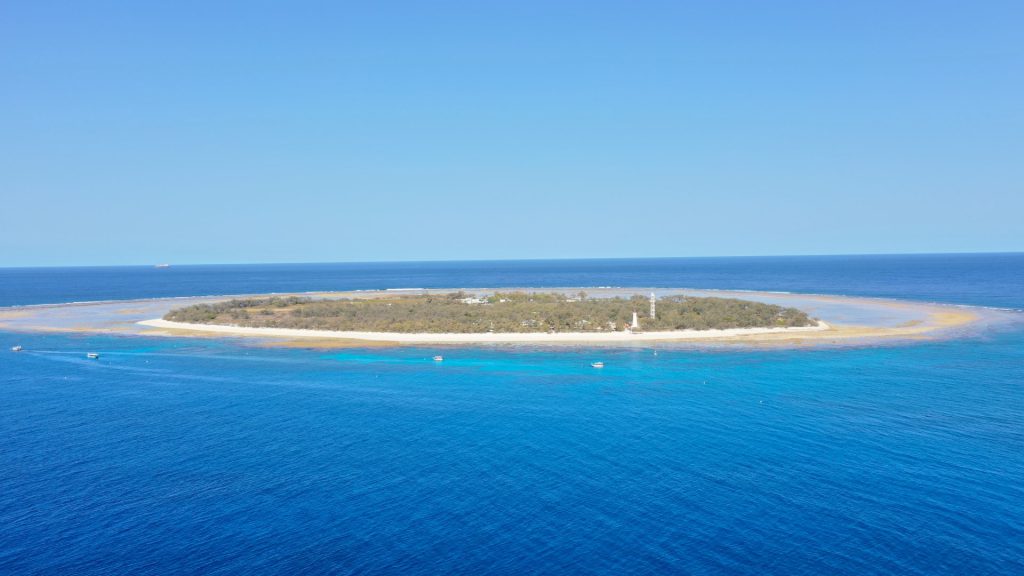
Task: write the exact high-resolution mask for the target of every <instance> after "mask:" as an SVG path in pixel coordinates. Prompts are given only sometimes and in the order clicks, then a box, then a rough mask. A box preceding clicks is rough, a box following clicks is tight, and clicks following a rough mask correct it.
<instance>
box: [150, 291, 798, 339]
mask: <svg viewBox="0 0 1024 576" xmlns="http://www.w3.org/2000/svg"><path fill="white" fill-rule="evenodd" d="M649 310H650V304H649V301H648V299H647V298H645V297H644V296H639V295H638V296H633V297H632V298H588V297H587V296H586V294H585V293H582V292H581V293H579V294H574V295H565V294H556V293H532V292H504V293H503V292H499V293H495V294H493V295H491V296H489V297H487V298H476V297H474V296H471V295H469V294H466V293H464V292H454V293H450V294H436V295H421V296H407V295H396V296H390V295H389V296H382V297H376V298H362V299H340V300H339V299H313V298H305V297H270V298H245V299H237V300H230V301H227V302H221V303H217V304H197V305H194V306H188V307H186V308H179V309H177V310H172V311H171V312H169V313H168V314H167V315H166V316H164V318H165V319H166V320H172V321H175V322H190V323H197V324H226V325H234V326H248V327H272V328H301V329H310V330H338V331H369V332H418V333H422V332H429V333H442V332H457V333H483V332H499V333H509V332H608V331H613V330H624V329H625V328H626V327H628V326H629V324H630V322H631V320H632V317H633V312H634V311H636V312H637V314H638V315H639V319H640V327H641V329H643V330H647V331H658V330H684V329H695V330H707V329H711V328H753V327H789V326H811V325H813V324H814V321H813V320H812V319H811V318H809V317H808V316H807V314H806V313H805V312H802V311H800V310H797V309H795V308H783V307H781V306H775V305H772V304H762V303H760V302H750V301H747V300H737V299H734V298H692V297H686V296H682V295H679V296H668V297H664V298H660V299H658V301H657V312H656V318H654V319H651V318H650V317H649Z"/></svg>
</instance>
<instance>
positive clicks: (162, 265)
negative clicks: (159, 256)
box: [154, 264, 171, 268]
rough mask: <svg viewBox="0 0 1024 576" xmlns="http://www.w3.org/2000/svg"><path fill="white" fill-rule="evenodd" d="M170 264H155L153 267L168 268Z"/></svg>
mask: <svg viewBox="0 0 1024 576" xmlns="http://www.w3.org/2000/svg"><path fill="white" fill-rule="evenodd" d="M170 267H171V265H170V264H157V265H156V266H154V268H170Z"/></svg>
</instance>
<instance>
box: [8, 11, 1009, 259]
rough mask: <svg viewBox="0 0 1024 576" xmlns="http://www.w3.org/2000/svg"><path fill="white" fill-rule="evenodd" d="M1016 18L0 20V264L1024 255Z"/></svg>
mask: <svg viewBox="0 0 1024 576" xmlns="http://www.w3.org/2000/svg"><path fill="white" fill-rule="evenodd" d="M1021 30H1024V2H1020V1H1019V0H1012V1H984V0H979V1H971V2H963V1H956V2H947V1H942V0H928V1H909V0H908V1H900V2H894V1H892V0H885V1H868V0H858V1H856V2H822V1H820V0H808V1H801V2H797V1H787V0H778V1H772V2H761V1H754V0H750V1H747V2H737V1H730V0H724V1H715V2H708V1H699V2H686V1H679V0H677V1H669V2H645V1H640V0H630V1H622V2H601V1H593V0H588V1H578V2H577V1H558V2H552V1H550V0H545V1H536V2H535V1H530V0H516V1H508V2H500V1H496V2H479V1H469V2H449V1H445V0H438V1H431V2H390V1H386V0H384V1H375V2H359V3H357V2H303V1H291V2H259V1H255V0H249V1H246V2H238V3H232V2H208V1H197V2H193V1H175V2H156V3H146V2H134V1H133V2H123V3H119V2H91V1H86V0H77V1H69V2H50V1H47V0H30V1H18V0H5V1H4V2H0V266H35V265H93V264H95V265H100V264H152V263H162V262H168V263H229V262H335V261H371V260H460V259H505V258H588V257H644V256H726V255H762V254H764V255H767V254H772V255H780V254H853V253H913V252H982V251H1022V250H1024V104H1022V103H1024V34H1022V33H1021Z"/></svg>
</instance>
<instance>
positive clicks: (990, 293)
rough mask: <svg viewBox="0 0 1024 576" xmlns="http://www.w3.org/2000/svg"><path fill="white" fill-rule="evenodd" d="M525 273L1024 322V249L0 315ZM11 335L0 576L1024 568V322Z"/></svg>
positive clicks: (340, 274)
mask: <svg viewBox="0 0 1024 576" xmlns="http://www.w3.org/2000/svg"><path fill="white" fill-rule="evenodd" d="M514 286H651V287H692V288H723V289H739V290H777V291H792V292H809V293H826V294H847V295H859V296H881V297H889V298H902V299H909V300H926V301H937V302H948V303H956V304H963V305H973V306H986V307H996V308H1003V309H1011V310H1021V309H1024V254H976V255H975V254H964V255H916V256H843V257H778V258H685V259H637V260H578V261H522V262H445V263H380V264H303V265H299V264H296V265H236V266H172V267H171V268H167V269H155V268H152V267H142V266H140V267H109V268H22V269H10V268H9V269H0V306H13V305H30V304H42V303H56V302H68V301H94V300H111V299H130V298H150V297H171V296H190V295H207V294H233V293H260V292H291V291H307V290H308V291H315V290H351V289H382V288H407V287H419V288H438V287H514ZM1021 316H1022V320H1024V313H1021ZM15 344H20V345H23V346H24V347H25V351H24V352H21V353H17V354H15V353H11V352H8V350H9V348H10V347H11V346H13V345H15ZM0 345H2V348H0V439H2V442H0V573H2V574H238V573H245V574H296V573H302V574H403V575H407V574H412V575H415V574H616V575H618V574H627V575H629V574H787V575H801V574H858V575H859V574H921V575H934V574H978V575H983V574H1007V575H1010V574H1024V321H1021V322H1014V323H1011V324H1009V325H1000V326H997V327H992V328H991V329H987V330H985V331H983V332H982V333H980V334H977V335H973V336H972V337H970V338H962V339H951V340H941V341H925V342H920V343H913V344H900V345H885V346H868V347H859V348H839V349H812V350H751V349H730V348H715V349H707V350H701V349H696V350H694V349H685V350H682V349H681V350H659V351H658V354H655V353H654V351H653V350H650V349H622V350H600V349H588V348H578V349H558V350H552V349H534V348H502V347H483V348H472V347H468V348H446V349H445V350H444V355H445V361H444V362H443V363H435V362H432V361H431V360H430V358H431V356H432V355H433V354H434V353H436V351H435V350H432V349H428V348H367V349H351V350H340V351H338V350H329V351H325V350H308V349H282V348H263V347H258V346H255V345H252V344H245V343H242V342H238V341H231V340H213V339H175V338H142V337H127V336H116V335H97V334H87V335H85V334H62V333H13V332H0ZM86 350H88V351H93V350H96V351H102V357H101V359H100V360H98V361H89V360H87V359H85V357H84V351H86ZM594 360H602V361H604V362H605V363H606V368H604V369H603V370H594V369H592V368H590V366H589V363H590V362H592V361H594Z"/></svg>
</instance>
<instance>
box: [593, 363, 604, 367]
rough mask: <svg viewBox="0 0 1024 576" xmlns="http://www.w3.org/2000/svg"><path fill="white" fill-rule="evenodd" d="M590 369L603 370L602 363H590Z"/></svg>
mask: <svg viewBox="0 0 1024 576" xmlns="http://www.w3.org/2000/svg"><path fill="white" fill-rule="evenodd" d="M590 367H591V368H604V362H591V363H590Z"/></svg>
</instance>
